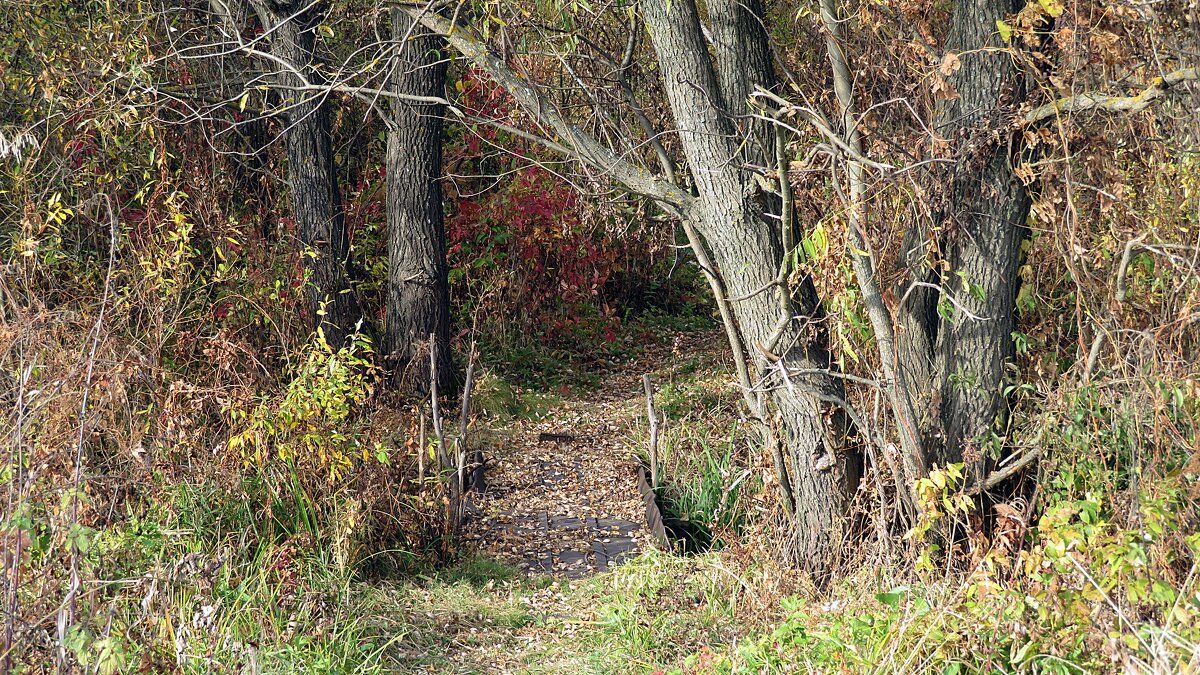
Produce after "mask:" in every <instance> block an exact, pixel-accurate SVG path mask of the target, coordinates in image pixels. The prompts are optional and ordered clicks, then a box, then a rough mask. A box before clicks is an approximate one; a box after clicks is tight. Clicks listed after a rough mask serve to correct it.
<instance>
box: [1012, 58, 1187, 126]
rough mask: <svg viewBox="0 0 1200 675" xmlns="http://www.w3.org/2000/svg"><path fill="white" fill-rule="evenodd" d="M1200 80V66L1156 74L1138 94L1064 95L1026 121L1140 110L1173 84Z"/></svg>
mask: <svg viewBox="0 0 1200 675" xmlns="http://www.w3.org/2000/svg"><path fill="white" fill-rule="evenodd" d="M1196 80H1200V68H1182V69H1180V70H1176V71H1174V72H1171V73H1167V74H1166V75H1164V76H1163V77H1156V78H1154V81H1153V82H1151V83H1150V86H1148V87H1146V88H1145V89H1143V90H1142V91H1141V92H1140V93H1138V94H1137V95H1136V96H1109V95H1107V94H1079V95H1077V96H1069V97H1067V98H1062V99H1059V100H1057V101H1054V102H1053V103H1047V104H1046V105H1043V106H1038V107H1037V108H1034V109H1033V110H1030V111H1029V112H1027V113H1025V121H1026V122H1027V123H1029V124H1035V123H1037V122H1041V121H1042V120H1045V119H1049V118H1051V117H1054V116H1055V115H1059V114H1062V113H1073V112H1083V111H1084V110H1103V111H1106V112H1139V111H1141V110H1145V109H1146V108H1148V107H1150V104H1151V103H1153V102H1154V101H1155V100H1156V99H1159V98H1162V97H1163V95H1164V94H1166V93H1167V91H1169V90H1170V89H1171V87H1173V86H1175V85H1177V84H1180V83H1182V82H1194V81H1196Z"/></svg>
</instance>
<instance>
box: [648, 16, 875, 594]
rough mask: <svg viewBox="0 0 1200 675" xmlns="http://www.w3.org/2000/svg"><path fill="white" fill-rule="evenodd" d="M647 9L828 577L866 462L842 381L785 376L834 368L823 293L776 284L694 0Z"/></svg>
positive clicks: (682, 134) (736, 304)
mask: <svg viewBox="0 0 1200 675" xmlns="http://www.w3.org/2000/svg"><path fill="white" fill-rule="evenodd" d="M643 12H644V15H645V18H646V21H647V26H648V29H649V32H650V37H651V40H652V42H653V43H654V49H655V52H656V53H657V55H658V61H659V66H660V70H661V72H662V76H663V80H664V85H665V88H666V92H667V97H668V100H669V102H670V105H671V109H672V111H673V113H674V118H675V122H676V125H677V128H678V132H679V138H680V142H681V145H682V148H683V151H684V155H685V156H686V158H687V163H688V167H689V168H690V170H691V174H692V178H693V180H694V181H695V188H696V198H695V200H694V201H692V202H691V204H690V207H689V209H688V211H687V212H686V213H684V214H683V216H684V217H685V218H686V219H687V220H688V221H689V222H690V223H691V224H692V226H693V227H694V228H695V229H696V230H697V231H698V232H699V233H700V234H701V235H702V237H703V239H704V240H705V241H706V242H707V244H708V246H709V248H710V249H711V251H712V258H713V260H714V262H715V263H716V266H717V268H718V270H720V271H722V272H723V277H724V281H725V286H726V289H727V292H728V293H729V295H730V300H731V303H732V304H733V311H734V314H735V316H736V319H737V324H738V327H739V328H740V332H741V335H742V336H743V341H744V344H745V345H746V348H747V350H748V351H749V352H750V356H751V358H753V359H754V361H755V363H756V366H757V368H756V370H757V373H756V375H757V378H758V382H757V383H756V384H757V385H758V386H760V387H768V388H770V389H771V393H772V400H773V402H774V404H775V407H776V409H777V411H778V417H779V420H778V421H779V423H780V425H781V426H782V430H783V432H784V438H785V440H786V443H787V447H788V449H789V451H790V456H791V460H792V464H793V465H792V473H793V475H792V476H791V481H792V488H793V490H794V494H795V514H794V515H795V517H794V521H793V528H794V532H793V535H794V536H793V541H794V552H793V555H794V556H795V559H794V561H793V562H796V563H798V564H800V565H801V566H804V567H807V568H809V569H811V570H814V571H819V570H820V569H821V568H822V567H824V566H825V564H826V563H827V562H828V560H829V556H830V554H831V553H832V552H833V549H834V546H835V545H836V543H837V542H838V540H839V531H840V529H841V527H842V525H843V522H842V521H843V518H844V516H845V515H846V512H847V506H848V501H849V496H850V494H851V493H852V491H853V490H854V488H855V487H856V486H857V480H858V461H859V460H858V458H857V457H856V456H854V453H853V452H852V451H850V450H849V449H848V447H847V445H846V443H845V439H844V436H843V435H842V431H841V429H839V428H837V427H838V426H840V425H832V426H833V428H831V426H830V425H827V424H826V422H825V415H824V407H825V404H827V403H830V402H834V401H841V400H842V399H843V397H844V392H843V387H842V383H841V381H840V380H839V379H837V378H834V377H829V376H813V375H804V376H796V375H785V374H784V372H785V370H794V369H800V370H812V369H828V368H829V367H830V365H831V359H830V356H829V352H828V349H827V336H826V334H825V331H824V329H823V327H822V326H821V323H820V320H819V319H820V317H819V314H818V311H819V306H818V303H817V298H816V294H815V292H814V291H813V290H812V287H811V284H803V285H802V286H801V287H800V288H799V289H797V291H796V292H793V291H792V290H791V289H788V288H786V287H783V288H781V287H780V286H779V285H778V284H777V283H776V271H777V269H778V268H779V265H780V263H781V261H782V260H783V246H782V240H781V236H780V232H779V228H778V227H777V226H773V225H771V224H770V223H769V221H768V219H767V218H765V217H764V212H763V202H764V199H763V195H762V193H761V192H760V191H759V189H758V187H757V185H756V183H755V182H754V180H753V177H752V175H751V173H750V172H749V171H747V170H745V168H744V167H742V166H741V163H740V160H739V158H738V156H739V152H740V150H739V146H740V143H739V140H738V136H737V130H736V128H735V127H734V124H733V122H732V121H731V119H730V117H729V114H728V108H727V106H726V102H725V101H724V100H723V94H722V91H721V89H720V87H719V85H718V82H717V77H716V73H715V69H714V66H713V63H712V62H711V61H710V59H709V53H708V49H707V47H706V45H705V44H704V41H703V35H702V32H701V27H700V19H699V15H698V12H697V10H696V5H695V3H694V1H692V0H648V1H647V2H644V3H643ZM733 76H734V74H732V73H730V77H733ZM743 76H744V77H750V76H751V74H749V73H745V74H743ZM727 79H728V78H727Z"/></svg>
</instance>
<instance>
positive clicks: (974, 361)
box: [899, 0, 1030, 478]
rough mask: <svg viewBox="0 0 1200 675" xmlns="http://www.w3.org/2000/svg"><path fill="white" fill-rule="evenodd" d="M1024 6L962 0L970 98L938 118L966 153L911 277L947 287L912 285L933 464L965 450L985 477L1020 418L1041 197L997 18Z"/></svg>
mask: <svg viewBox="0 0 1200 675" xmlns="http://www.w3.org/2000/svg"><path fill="white" fill-rule="evenodd" d="M1017 9H1018V6H1017V5H1015V4H1014V2H1013V1H1012V0H962V1H961V2H959V3H958V4H957V5H956V6H955V9H954V15H953V20H952V21H953V23H952V25H951V28H950V32H949V35H948V37H947V40H946V48H947V50H948V51H952V52H955V53H956V54H958V55H959V58H960V59H961V64H962V65H961V68H960V70H959V71H958V72H957V73H956V75H955V76H954V77H953V78H951V84H952V85H953V86H954V87H955V88H956V89H957V91H958V98H957V99H954V100H952V101H949V102H947V103H946V104H944V105H943V106H942V107H941V109H940V110H938V113H937V119H936V128H937V131H938V133H939V134H941V135H942V136H943V137H944V138H945V139H946V140H947V141H948V142H949V143H950V148H951V150H950V154H949V156H950V157H952V158H954V160H955V162H956V163H955V165H954V167H953V169H952V171H951V175H950V176H948V182H947V185H948V188H947V192H946V193H945V196H944V199H943V204H944V206H943V210H942V211H941V213H940V214H939V217H938V219H937V220H938V223H937V225H938V228H937V230H938V231H940V232H941V233H942V234H941V237H940V240H939V241H937V245H936V248H935V246H934V242H933V239H932V238H931V237H930V236H929V235H928V233H925V232H921V231H913V232H910V233H909V235H908V236H906V241H905V257H906V262H907V263H908V265H909V269H910V280H917V281H923V282H926V283H931V284H936V285H939V286H940V287H941V290H940V291H936V290H932V289H930V288H928V287H925V288H915V289H912V291H911V292H910V293H909V295H910V297H909V301H908V302H907V303H906V304H905V305H904V307H902V311H901V317H900V323H901V326H902V330H901V333H900V336H899V337H900V349H899V351H900V357H901V364H900V365H901V369H900V370H901V374H900V380H901V385H902V386H904V387H906V388H908V390H909V391H910V392H912V393H913V396H914V400H915V401H919V405H918V406H917V408H918V409H919V410H925V411H927V417H926V418H925V420H924V421H923V428H922V433H923V434H924V437H925V439H924V440H925V446H926V452H927V455H928V459H929V464H930V465H933V464H938V465H942V466H944V465H946V464H947V463H949V462H957V461H965V462H966V463H967V464H968V466H969V469H970V472H971V473H972V474H974V475H975V477H976V478H979V477H980V476H981V475H982V474H983V473H984V471H985V470H986V469H987V466H988V462H987V458H986V457H985V456H983V455H982V454H981V453H980V448H981V446H982V445H983V444H984V443H986V441H987V440H988V437H989V436H990V433H991V432H992V431H999V432H1003V430H1004V427H1005V425H1006V423H1007V419H1008V404H1007V399H1006V397H1005V396H1004V393H1003V391H1002V390H1003V386H1004V382H1005V376H1006V373H1005V371H1006V369H1007V368H1008V367H1009V364H1010V363H1011V360H1012V356H1013V339H1012V333H1013V330H1014V329H1015V327H1016V308H1015V303H1016V294H1017V284H1018V277H1017V270H1018V267H1019V260H1020V249H1021V241H1022V239H1023V238H1024V236H1025V220H1026V218H1027V216H1028V214H1029V206H1030V201H1029V197H1028V194H1027V193H1026V191H1025V189H1024V187H1023V186H1022V185H1021V183H1020V181H1019V180H1017V178H1016V177H1015V175H1014V174H1013V171H1012V163H1013V161H1015V160H1016V158H1017V157H1018V155H1019V142H1020V141H1019V137H1018V136H1017V135H1016V134H1014V133H1013V131H1012V130H1011V125H1010V117H1011V114H1012V112H1013V110H1015V108H1016V106H1017V105H1019V104H1020V102H1021V101H1022V100H1023V99H1024V96H1025V92H1024V83H1023V79H1022V77H1021V73H1020V71H1019V70H1018V68H1017V67H1016V65H1015V64H1014V63H1013V58H1012V55H1011V54H1009V53H1008V52H1007V51H1005V50H1004V47H1005V45H1004V44H1003V41H1002V40H1001V39H1000V37H999V35H998V32H997V30H996V22H997V21H999V20H1002V19H1004V18H1005V17H1006V16H1007V15H1008V14H1010V13H1012V12H1014V11H1016V10H1017ZM935 250H936V251H940V256H941V258H940V259H938V257H937V255H938V254H936V253H934V251H935ZM939 270H941V271H939ZM905 290H907V289H905ZM939 303H940V305H941V311H939V310H938V307H939ZM972 315H974V316H972Z"/></svg>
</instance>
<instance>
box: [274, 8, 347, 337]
mask: <svg viewBox="0 0 1200 675" xmlns="http://www.w3.org/2000/svg"><path fill="white" fill-rule="evenodd" d="M307 4H308V3H295V6H291V5H288V4H287V3H280V2H267V1H266V0H254V2H253V6H254V9H255V10H256V12H257V13H258V15H259V18H260V20H261V21H262V23H263V27H264V29H266V30H267V31H268V32H270V34H271V50H272V52H273V53H274V55H275V56H276V57H278V58H280V59H282V60H284V61H286V62H287V63H288V64H290V65H291V67H293V68H294V69H295V70H294V71H293V70H290V69H283V70H282V72H281V73H280V75H281V79H282V81H283V84H284V85H285V86H287V87H290V88H300V87H305V86H307V85H320V84H322V81H321V79H320V74H319V73H318V71H317V69H315V68H313V61H314V56H313V48H314V44H315V39H314V36H313V32H314V31H315V28H316V23H317V21H318V20H319V12H318V11H317V10H316V9H315V8H312V7H309V8H308V9H306V10H305V11H303V12H300V13H299V14H296V12H297V11H298V10H300V9H301V8H303V7H305V6H306V5H307ZM283 98H284V100H285V101H287V102H288V108H287V115H286V120H287V123H288V128H287V155H288V182H289V183H290V185H291V189H292V210H293V212H294V213H293V215H294V216H295V218H296V229H297V230H298V231H299V234H300V243H301V244H302V245H303V248H304V250H303V257H304V265H305V269H306V271H307V272H308V284H307V286H306V289H307V295H308V299H309V302H310V305H311V308H312V312H313V320H314V324H315V326H316V327H318V328H319V329H320V330H321V331H322V332H323V333H324V335H325V339H326V340H327V341H328V342H329V344H330V346H332V347H333V348H334V349H338V348H340V347H342V346H344V345H345V342H346V339H347V337H348V336H349V335H350V334H351V333H353V332H354V330H355V328H356V326H358V325H359V324H360V322H362V321H363V320H364V317H363V313H362V308H361V307H360V306H359V303H358V298H357V297H355V295H354V291H353V289H352V288H351V285H350V277H349V273H348V270H349V269H350V240H349V238H348V237H347V235H346V221H345V213H344V212H343V210H342V200H341V193H340V191H339V189H338V184H337V172H336V167H335V166H334V161H333V143H332V138H331V132H330V126H329V110H328V106H326V105H325V104H324V98H325V94H324V93H323V92H320V91H295V90H292V91H288V92H287V93H286V94H285V95H284V97H283ZM365 328H366V327H365V326H364V329H365Z"/></svg>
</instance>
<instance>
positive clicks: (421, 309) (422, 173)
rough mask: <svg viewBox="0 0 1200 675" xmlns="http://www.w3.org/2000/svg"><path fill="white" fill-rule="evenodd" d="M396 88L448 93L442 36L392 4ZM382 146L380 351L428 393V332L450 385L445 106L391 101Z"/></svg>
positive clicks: (401, 375)
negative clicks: (384, 265) (384, 259)
mask: <svg viewBox="0 0 1200 675" xmlns="http://www.w3.org/2000/svg"><path fill="white" fill-rule="evenodd" d="M392 35H393V39H394V40H395V42H396V50H397V57H396V66H395V70H394V71H393V74H392V87H393V89H394V91H396V92H397V93H400V94H412V95H417V96H431V97H432V96H437V97H441V96H443V95H444V94H445V86H446V60H445V58H444V56H443V54H442V53H441V50H442V49H443V47H444V42H443V40H442V39H441V38H440V37H439V36H436V35H434V34H433V33H431V32H430V31H429V30H428V29H427V28H425V27H424V26H422V25H420V24H415V23H414V21H413V19H412V17H410V16H409V15H408V14H407V13H405V12H404V11H403V10H400V9H393V10H392ZM392 113H393V115H392V123H391V125H390V127H389V129H388V145H387V222H388V286H387V289H388V293H387V324H386V333H385V336H384V351H385V353H386V354H387V357H388V361H389V366H390V367H391V368H392V369H393V372H394V374H395V381H396V383H397V384H398V385H399V386H400V387H401V388H402V389H403V390H405V391H408V392H411V393H414V394H424V393H426V392H428V391H429V359H428V358H427V356H428V353H429V352H428V349H429V345H428V344H427V343H428V342H429V335H430V334H433V335H435V336H436V337H435V339H436V340H437V342H438V344H437V354H438V356H439V363H438V368H437V372H438V379H439V382H438V386H439V389H441V390H442V391H446V390H448V389H449V388H450V382H451V380H452V370H451V363H450V347H449V342H450V291H449V286H448V283H447V279H446V274H447V266H446V233H445V229H444V227H443V223H442V187H441V182H440V180H441V174H442V115H443V113H444V111H443V106H440V105H426V104H417V103H411V102H408V101H400V100H398V99H393V102H392Z"/></svg>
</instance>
